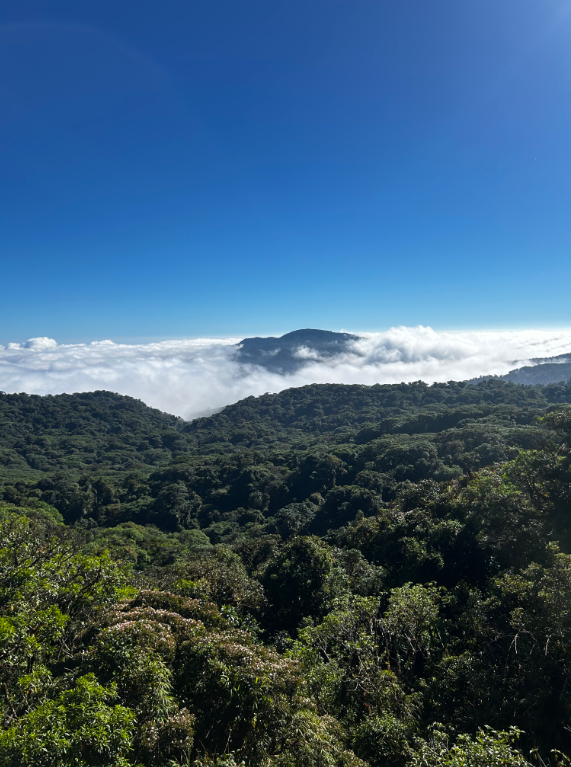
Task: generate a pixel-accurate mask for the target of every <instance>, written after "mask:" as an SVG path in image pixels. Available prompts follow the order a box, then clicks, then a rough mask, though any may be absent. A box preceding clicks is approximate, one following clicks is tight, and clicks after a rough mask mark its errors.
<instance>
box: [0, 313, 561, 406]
mask: <svg viewBox="0 0 571 767" xmlns="http://www.w3.org/2000/svg"><path fill="white" fill-rule="evenodd" d="M239 340H240V339H237V338H226V339H223V340H220V339H208V338H200V339H191V340H175V341H161V342H156V343H147V344H119V343H113V342H112V341H95V342H93V343H80V344H58V343H57V342H56V341H55V340H53V339H52V338H32V339H30V340H29V341H26V342H25V343H22V344H18V343H11V344H8V345H7V346H5V347H4V346H0V390H1V391H5V392H8V393H14V392H27V393H29V394H60V393H63V392H67V393H72V392H84V391H94V390H96V389H106V390H108V391H114V392H119V393H120V394H128V395H130V396H132V397H136V398H137V399H141V400H143V402H146V403H147V404H148V405H151V406H153V407H157V408H160V409H161V410H164V411H166V412H169V413H174V414H176V415H180V416H182V417H183V418H193V417H196V416H197V415H205V414H208V413H212V412H215V411H216V410H219V409H220V408H222V407H224V406H225V405H228V404H230V403H232V402H236V401H237V400H239V399H242V398H243V397H247V396H250V395H259V394H263V393H264V392H278V391H281V390H282V389H287V388H289V387H291V386H303V385H305V384H309V383H347V384H355V383H359V384H373V383H397V382H400V381H407V382H408V381H418V380H423V381H427V382H428V383H432V382H434V381H451V380H455V381H462V380H465V379H468V378H475V377H477V376H481V375H502V374H504V373H507V372H508V371H509V370H512V369H513V368H514V367H520V366H521V365H525V364H529V360H530V359H531V358H534V357H549V356H553V355H558V354H565V353H568V352H571V330H557V331H556V330H551V331H550V330H520V331H481V332H437V331H435V330H433V329H432V328H430V327H423V326H419V327H395V328H391V329H390V330H387V331H386V332H383V333H366V334H365V333H362V334H360V338H359V340H358V341H356V342H354V343H353V344H352V345H351V346H350V347H349V349H348V350H347V351H346V352H344V353H342V354H339V355H337V356H336V357H333V358H330V359H319V358H316V356H315V354H314V353H313V351H310V350H307V349H300V350H299V352H298V354H299V356H300V358H302V359H305V360H306V364H305V365H304V367H303V368H302V369H301V370H298V371H297V372H296V373H293V374H291V375H279V374H277V373H271V372H269V371H267V370H266V369H264V368H261V367H258V366H254V365H243V364H241V363H240V362H239V361H238V359H237V350H236V344H237V343H238V342H239Z"/></svg>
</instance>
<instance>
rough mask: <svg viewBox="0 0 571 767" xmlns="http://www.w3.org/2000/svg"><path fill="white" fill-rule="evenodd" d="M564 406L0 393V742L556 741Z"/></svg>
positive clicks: (241, 751)
mask: <svg viewBox="0 0 571 767" xmlns="http://www.w3.org/2000/svg"><path fill="white" fill-rule="evenodd" d="M254 342H256V339H252V343H250V344H246V345H243V346H242V353H243V354H246V355H249V357H250V361H249V362H248V364H254V365H257V366H258V367H260V368H261V367H263V366H262V365H261V364H260V359H261V358H260V355H262V357H263V355H264V354H266V352H267V351H268V349H267V346H264V345H263V344H262V345H261V346H260V344H256V343H254ZM338 342H339V343H341V342H342V345H344V344H353V343H354V340H353V339H352V338H351V337H350V336H349V337H348V338H344V339H341V341H340V340H339V339H338V338H334V339H329V340H328V341H327V343H333V344H334V345H333V347H332V346H329V347H328V349H325V350H324V349H322V350H321V355H322V357H323V358H324V359H325V362H324V363H323V364H325V365H326V364H327V359H328V356H327V355H338V354H344V353H345V350H344V349H343V348H341V349H339V348H337V346H335V345H336V344H337V343H338ZM295 348H296V349H297V347H295ZM45 349H47V350H48V352H49V353H52V352H53V349H52V348H51V347H49V345H46V344H44V352H45ZM284 349H285V347H284V348H282V347H280V349H279V350H278V351H277V352H275V349H274V347H272V348H271V349H270V352H271V354H270V357H269V366H271V365H275V364H277V363H276V359H277V358H276V355H279V354H281V355H282V357H283V359H282V360H281V363H280V364H281V365H286V364H289V363H288V362H287V359H290V361H291V359H293V360H294V362H295V364H296V365H297V364H298V363H297V361H296V360H299V357H294V358H291V356H290V357H287V355H288V354H289V352H287V349H286V350H285V351H284ZM549 351H551V352H552V353H553V352H557V353H559V354H562V353H563V352H564V351H565V350H561V349H559V348H557V347H555V348H552V349H550V350H549ZM16 352H17V353H18V354H21V353H22V350H21V349H20V350H16ZM256 355H257V356H256ZM538 356H539V355H535V357H538ZM563 356H564V355H563ZM254 358H255V359H254ZM286 358H287V359H286ZM253 359H254V362H252V360H253ZM264 359H265V358H264ZM264 359H262V362H264ZM527 359H528V360H530V359H532V355H531V354H529V355H528V357H527ZM565 360H566V358H565V359H559V360H557V361H555V362H553V360H551V361H547V362H545V360H544V362H545V364H546V365H548V366H549V365H551V366H553V365H560V366H562V367H560V368H558V369H561V370H562V371H564V370H565V369H566V368H565V367H564V366H565V365H566V364H567V363H566V361H565ZM266 362H267V360H266ZM277 362H280V360H279V359H277ZM292 364H293V363H292ZM541 364H542V363H541V361H539V360H536V361H535V362H532V364H531V366H528V368H529V369H530V370H536V368H537V367H540V366H541ZM264 369H265V370H267V369H268V365H266V367H265V368H264ZM526 369H527V368H526ZM520 375H527V373H524V374H520ZM570 405H571V381H569V380H567V381H565V380H562V381H558V382H551V383H537V382H531V385H525V384H523V383H519V382H518V383H515V382H514V381H512V380H509V377H507V380H506V377H504V378H501V377H487V378H483V379H482V380H470V381H463V382H454V381H448V382H436V383H431V384H428V383H425V382H423V381H419V380H417V381H413V382H410V383H392V384H376V385H364V384H352V385H349V384H341V383H330V384H328V383H321V384H311V385H305V386H300V387H297V388H286V389H284V390H282V391H280V392H277V393H265V394H261V395H260V396H248V397H246V398H244V399H241V400H240V401H238V402H236V403H235V404H232V405H228V406H226V407H225V408H224V409H222V410H221V411H220V412H218V413H216V414H214V415H211V416H208V417H202V418H197V419H195V420H192V421H188V420H183V419H182V418H180V417H178V416H174V415H169V414H167V413H165V412H163V411H162V410H157V409H153V408H151V407H149V406H148V405H146V404H144V403H143V402H142V401H140V400H138V399H134V398H131V397H128V396H125V395H121V394H116V393H112V392H110V391H105V390H100V391H92V392H84V393H75V394H57V395H44V396H39V395H34V394H24V393H13V394H10V393H8V394H0V531H1V532H0V653H1V663H0V676H1V679H0V714H1V717H2V728H1V730H0V765H1V767H14V766H15V765H22V766H23V767H70V766H71V765H73V766H74V767H101V766H105V767H129V766H131V767H142V766H148V767H176V766H178V767H182V766H183V765H186V766H187V767H190V766H192V767H207V766H208V767H238V766H243V767H492V766H494V767H495V766H496V765H497V766H498V767H500V765H501V766H502V767H527V766H528V765H539V767H548V766H549V767H554V766H555V765H564V764H569V758H568V756H571V734H570V732H571V728H570V725H571V685H570V679H571V609H570V604H571V602H570V595H571V526H570V515H571V407H570Z"/></svg>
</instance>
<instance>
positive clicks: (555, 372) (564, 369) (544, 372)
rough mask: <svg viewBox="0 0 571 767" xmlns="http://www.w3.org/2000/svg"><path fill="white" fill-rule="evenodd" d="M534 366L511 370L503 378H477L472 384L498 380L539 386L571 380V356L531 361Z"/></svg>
mask: <svg viewBox="0 0 571 767" xmlns="http://www.w3.org/2000/svg"><path fill="white" fill-rule="evenodd" d="M531 362H533V363H535V364H533V365H525V366H523V367H519V368H515V369H514V370H510V372H509V373H506V374H505V375H503V376H482V377H481V378H475V379H474V380H473V381H470V383H479V382H480V381H484V380H489V379H491V378H496V379H498V380H501V381H510V382H511V383H516V384H523V385H525V386H537V385H543V386H545V385H547V384H556V383H564V382H566V381H569V380H571V354H558V355H557V356H556V357H536V358H534V359H532V360H531Z"/></svg>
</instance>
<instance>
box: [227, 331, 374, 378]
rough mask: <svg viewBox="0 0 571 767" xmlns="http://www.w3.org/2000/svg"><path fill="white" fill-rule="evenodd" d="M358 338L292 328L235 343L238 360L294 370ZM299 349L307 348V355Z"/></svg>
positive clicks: (339, 351)
mask: <svg viewBox="0 0 571 767" xmlns="http://www.w3.org/2000/svg"><path fill="white" fill-rule="evenodd" d="M358 338H359V336H355V335H352V334H351V333H335V332H333V331H331V330H318V329H315V328H303V329H302V330H293V331H292V332H291V333H286V334H285V335H283V336H280V337H279V338H275V337H273V336H270V337H267V338H244V339H243V340H242V341H240V343H239V344H238V360H239V362H242V363H243V364H248V365H259V366H260V367H264V368H266V369H267V370H270V371H271V372H273V373H294V372H295V371H296V370H299V369H300V368H302V367H303V366H304V365H306V364H307V363H308V362H310V361H319V360H320V359H322V358H330V357H334V356H335V355H337V354H342V353H343V352H344V351H346V350H347V348H348V347H349V346H350V345H351V344H352V343H353V342H354V341H357V340H358ZM301 350H307V352H309V355H308V354H307V353H306V354H305V355H304V354H303V353H300V352H301ZM311 352H313V353H314V354H313V355H312V354H311Z"/></svg>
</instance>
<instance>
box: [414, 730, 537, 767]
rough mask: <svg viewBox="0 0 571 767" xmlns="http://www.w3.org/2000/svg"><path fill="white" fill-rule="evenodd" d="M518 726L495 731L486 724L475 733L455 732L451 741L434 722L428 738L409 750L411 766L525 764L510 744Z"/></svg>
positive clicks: (512, 766) (508, 766) (519, 766)
mask: <svg viewBox="0 0 571 767" xmlns="http://www.w3.org/2000/svg"><path fill="white" fill-rule="evenodd" d="M518 736H519V730H517V729H516V728H514V727H512V728H511V729H510V730H509V731H508V732H497V731H496V730H493V729H491V728H490V727H486V728H485V729H483V730H480V731H479V732H478V733H477V735H476V736H475V737H473V738H472V737H470V736H469V735H459V736H458V738H457V739H456V742H455V743H453V744H452V743H451V742H450V736H449V735H448V734H447V733H446V731H445V730H444V729H443V728H442V727H441V726H435V727H434V728H433V730H432V733H431V737H430V739H429V740H428V741H425V742H422V743H421V744H419V745H420V747H419V749H418V751H417V752H416V753H414V754H413V756H412V760H411V763H410V764H411V767H529V765H530V763H529V762H528V761H527V760H526V759H525V758H524V757H523V755H522V754H521V752H520V751H518V750H517V749H516V748H515V747H514V744H515V743H516V741H517V739H518Z"/></svg>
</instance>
